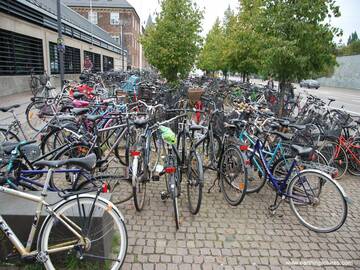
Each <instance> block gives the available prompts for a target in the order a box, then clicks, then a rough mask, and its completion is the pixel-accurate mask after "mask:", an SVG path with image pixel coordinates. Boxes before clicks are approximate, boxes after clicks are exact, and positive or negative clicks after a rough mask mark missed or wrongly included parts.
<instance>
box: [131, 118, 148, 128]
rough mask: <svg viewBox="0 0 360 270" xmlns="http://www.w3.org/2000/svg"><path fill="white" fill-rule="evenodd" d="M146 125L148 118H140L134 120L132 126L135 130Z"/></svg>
mask: <svg viewBox="0 0 360 270" xmlns="http://www.w3.org/2000/svg"><path fill="white" fill-rule="evenodd" d="M147 123H149V118H140V119H135V120H134V125H135V126H136V127H137V128H143V127H145V126H146V125H147Z"/></svg>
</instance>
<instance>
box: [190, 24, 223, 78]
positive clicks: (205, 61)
mask: <svg viewBox="0 0 360 270" xmlns="http://www.w3.org/2000/svg"><path fill="white" fill-rule="evenodd" d="M224 39H225V36H224V31H223V29H222V27H221V25H220V20H219V18H217V19H216V21H215V23H214V25H213V27H212V28H211V30H210V31H209V33H208V34H207V36H206V39H205V44H204V46H203V48H202V50H201V53H200V56H199V61H198V64H197V66H198V67H199V68H200V69H202V70H205V71H206V72H215V71H219V70H224V69H225V65H224V59H223V58H224V49H225V46H224Z"/></svg>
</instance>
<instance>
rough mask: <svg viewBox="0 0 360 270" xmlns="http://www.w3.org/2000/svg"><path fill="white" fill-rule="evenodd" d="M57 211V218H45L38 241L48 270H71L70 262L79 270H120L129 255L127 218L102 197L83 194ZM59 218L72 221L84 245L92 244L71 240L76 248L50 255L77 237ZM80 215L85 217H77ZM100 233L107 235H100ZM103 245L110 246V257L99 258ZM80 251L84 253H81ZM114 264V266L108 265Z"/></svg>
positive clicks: (70, 200)
mask: <svg viewBox="0 0 360 270" xmlns="http://www.w3.org/2000/svg"><path fill="white" fill-rule="evenodd" d="M71 210H72V211H71ZM54 212H55V213H56V214H55V215H51V216H50V215H49V216H48V217H47V218H46V219H45V221H44V223H43V225H42V227H41V230H40V237H39V241H38V250H40V251H41V252H42V254H44V256H46V260H45V262H44V266H45V268H46V269H55V268H56V269H64V268H68V267H66V266H67V265H66V264H67V263H69V260H70V261H71V263H72V264H74V263H75V264H76V268H82V267H84V266H86V267H90V266H91V268H98V269H100V268H101V269H111V270H117V269H120V268H121V266H122V264H123V262H124V260H125V257H126V253H127V246H128V236H127V230H126V226H125V223H124V218H123V216H122V214H121V212H120V211H119V210H118V209H117V208H116V206H115V205H114V204H113V203H111V202H110V201H108V200H106V199H104V198H102V197H97V198H96V197H95V196H91V195H80V196H79V197H75V196H74V197H71V198H69V199H68V200H66V201H63V202H62V203H61V204H60V205H58V206H57V207H56V208H55V209H54ZM68 213H69V214H68ZM90 213H92V214H93V215H95V216H92V215H90ZM59 216H61V217H63V218H64V217H66V220H70V222H71V223H69V224H71V226H72V227H73V229H75V230H77V232H78V233H79V234H80V235H81V236H82V239H85V243H88V242H90V243H91V245H85V246H84V245H80V244H79V240H78V239H77V238H76V237H72V238H73V239H72V242H73V243H74V245H75V247H74V248H73V249H70V250H64V251H63V252H58V253H51V252H48V251H49V250H51V247H52V246H54V247H58V246H61V245H65V243H64V241H66V240H68V239H71V236H72V235H74V234H73V233H71V232H70V230H69V229H68V228H67V227H65V226H64V225H63V224H62V222H60V221H59V219H58V217H59ZM79 216H80V217H82V218H78V217H79ZM97 216H101V217H102V222H99V221H98V217H97ZM94 228H95V229H94ZM93 230H94V231H93ZM100 233H103V234H104V235H100V236H99V234H100ZM61 235H62V237H61ZM106 239H111V241H110V246H109V244H106V241H105V240H106ZM68 242H69V241H68ZM67 245H69V244H67ZM102 245H108V246H107V248H108V249H109V250H108V252H107V253H106V254H109V257H108V258H107V257H105V256H100V255H102V254H103V253H104V251H103V249H102ZM97 249H98V250H97ZM79 250H82V251H83V252H81V253H80V254H79ZM87 258H90V260H89V261H88V262H86V261H87V260H86V259H87ZM96 259H99V260H100V259H101V262H99V263H95V262H94V260H96ZM104 261H106V263H104ZM111 263H113V265H109V264H111ZM55 264H56V267H55Z"/></svg>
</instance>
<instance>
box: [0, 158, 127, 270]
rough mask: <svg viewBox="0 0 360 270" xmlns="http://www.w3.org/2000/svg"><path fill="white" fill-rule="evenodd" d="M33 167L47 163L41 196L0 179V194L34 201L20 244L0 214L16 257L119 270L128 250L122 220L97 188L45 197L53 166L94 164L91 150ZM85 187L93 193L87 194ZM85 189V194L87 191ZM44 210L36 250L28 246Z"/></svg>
mask: <svg viewBox="0 0 360 270" xmlns="http://www.w3.org/2000/svg"><path fill="white" fill-rule="evenodd" d="M38 163H39V164H38V165H42V166H47V167H49V170H48V173H47V176H46V180H45V184H44V188H43V190H42V192H41V195H40V196H36V195H33V194H29V193H25V192H22V191H19V190H15V189H11V188H9V187H8V186H9V181H11V179H10V178H8V177H5V178H3V179H0V193H6V194H8V195H11V196H15V197H18V198H22V199H25V200H29V201H33V202H36V203H37V208H36V211H35V213H34V221H33V223H32V227H31V231H30V234H29V237H28V240H27V242H26V245H24V244H23V243H22V242H21V241H20V240H19V238H18V237H17V236H16V234H15V233H14V231H13V230H12V229H11V228H10V227H9V225H8V224H7V223H6V221H5V220H4V218H3V217H2V216H1V215H0V232H2V233H3V234H4V235H5V237H7V238H8V239H9V240H10V242H11V243H12V244H13V245H14V247H15V248H16V250H17V251H18V252H19V254H20V256H21V258H35V259H36V260H37V262H39V263H42V264H43V265H44V266H45V268H46V269H66V268H68V267H67V264H68V263H69V262H71V264H72V265H73V264H74V263H76V265H77V268H80V269H81V268H86V269H87V268H89V266H92V267H93V268H94V269H120V267H121V265H122V264H123V262H124V259H125V256H126V251H127V242H128V241H127V232H126V227H125V223H124V218H123V215H122V214H121V212H120V211H119V210H118V209H117V208H116V206H115V205H114V204H113V203H112V202H110V201H108V200H106V199H105V198H102V197H101V196H99V194H100V192H101V189H98V190H83V191H79V192H76V193H71V194H65V193H59V196H60V197H61V198H62V199H61V200H60V201H59V202H57V203H56V204H50V203H49V202H47V201H46V198H47V197H46V195H47V189H48V186H49V182H50V179H51V178H52V176H53V172H54V170H55V168H58V167H60V166H64V165H73V166H79V167H82V168H84V169H87V170H89V168H93V167H95V163H96V157H95V155H94V154H92V155H89V156H88V157H85V158H76V159H68V160H58V161H47V160H42V161H39V162H38ZM90 191H94V192H95V193H91V194H89V192H90ZM86 192H87V193H86ZM42 211H45V212H46V213H47V216H46V217H45V220H44V222H43V223H42V225H41V228H40V230H39V234H38V239H37V245H36V249H35V250H32V249H31V247H32V244H33V242H34V238H35V233H36V231H37V228H38V226H39V220H40V214H41V212H42Z"/></svg>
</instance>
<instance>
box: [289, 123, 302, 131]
mask: <svg viewBox="0 0 360 270" xmlns="http://www.w3.org/2000/svg"><path fill="white" fill-rule="evenodd" d="M289 127H292V128H296V129H298V130H303V129H305V128H306V126H305V125H297V124H290V125H289Z"/></svg>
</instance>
